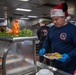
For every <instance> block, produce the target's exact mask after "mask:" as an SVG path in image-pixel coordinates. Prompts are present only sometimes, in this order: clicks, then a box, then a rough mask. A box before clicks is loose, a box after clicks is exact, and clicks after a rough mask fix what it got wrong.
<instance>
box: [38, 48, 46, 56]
mask: <svg viewBox="0 0 76 75" xmlns="http://www.w3.org/2000/svg"><path fill="white" fill-rule="evenodd" d="M45 52H46V49H45V48H42V49H41V50H40V51H39V55H40V56H43V55H44V54H45Z"/></svg>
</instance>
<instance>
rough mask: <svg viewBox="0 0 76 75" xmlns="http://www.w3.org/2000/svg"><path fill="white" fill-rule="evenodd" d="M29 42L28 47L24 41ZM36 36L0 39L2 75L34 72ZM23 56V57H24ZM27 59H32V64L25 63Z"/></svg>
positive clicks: (35, 67) (35, 68)
mask: <svg viewBox="0 0 76 75" xmlns="http://www.w3.org/2000/svg"><path fill="white" fill-rule="evenodd" d="M28 40H29V41H31V42H32V45H31V46H29V48H30V50H29V48H28V45H27V43H28V42H25V41H28ZM36 40H37V36H31V37H15V38H9V37H0V42H1V43H0V58H1V59H2V63H0V64H1V65H2V75H19V74H21V73H22V72H24V71H29V70H35V71H37V66H36V46H35V41H36ZM24 55H25V56H24ZM27 58H29V59H30V60H31V59H32V63H27ZM1 65H0V66H1Z"/></svg>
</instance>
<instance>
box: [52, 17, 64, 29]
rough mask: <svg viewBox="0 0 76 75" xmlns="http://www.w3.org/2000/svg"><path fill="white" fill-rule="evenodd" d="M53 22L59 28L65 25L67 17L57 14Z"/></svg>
mask: <svg viewBox="0 0 76 75" xmlns="http://www.w3.org/2000/svg"><path fill="white" fill-rule="evenodd" d="M52 21H53V23H54V24H55V26H56V27H57V28H60V27H62V26H64V25H65V17H61V16H57V17H53V18H52Z"/></svg>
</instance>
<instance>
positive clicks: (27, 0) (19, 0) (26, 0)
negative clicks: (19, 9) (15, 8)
mask: <svg viewBox="0 0 76 75" xmlns="http://www.w3.org/2000/svg"><path fill="white" fill-rule="evenodd" d="M19 1H25V2H27V1H29V0H19Z"/></svg>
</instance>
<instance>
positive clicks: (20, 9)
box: [16, 8, 32, 12]
mask: <svg viewBox="0 0 76 75" xmlns="http://www.w3.org/2000/svg"><path fill="white" fill-rule="evenodd" d="M16 10H18V11H27V12H30V11H32V10H30V9H22V8H17V9H16Z"/></svg>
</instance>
